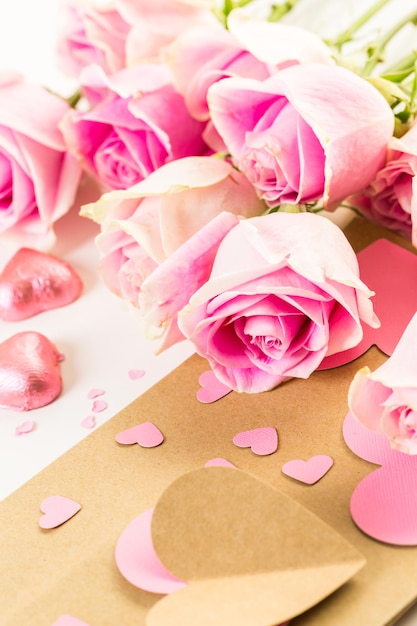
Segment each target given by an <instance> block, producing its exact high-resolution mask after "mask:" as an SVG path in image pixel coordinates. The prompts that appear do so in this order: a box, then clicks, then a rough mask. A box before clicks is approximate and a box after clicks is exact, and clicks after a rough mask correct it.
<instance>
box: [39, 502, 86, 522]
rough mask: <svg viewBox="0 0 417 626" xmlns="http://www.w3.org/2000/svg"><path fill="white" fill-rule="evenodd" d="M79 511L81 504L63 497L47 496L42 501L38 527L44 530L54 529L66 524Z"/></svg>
mask: <svg viewBox="0 0 417 626" xmlns="http://www.w3.org/2000/svg"><path fill="white" fill-rule="evenodd" d="M80 509H81V504H78V502H75V500H71V499H70V498H65V497H64V496H49V497H48V498H45V500H42V502H41V511H42V513H44V515H42V517H41V518H40V520H39V526H40V527H41V528H44V529H51V528H56V527H57V526H61V524H64V522H67V521H68V520H69V519H71V517H73V516H74V515H75V514H76V513H78V511H79V510H80Z"/></svg>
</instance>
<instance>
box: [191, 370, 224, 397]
mask: <svg viewBox="0 0 417 626" xmlns="http://www.w3.org/2000/svg"><path fill="white" fill-rule="evenodd" d="M198 382H199V383H200V385H201V388H200V389H199V390H198V391H197V400H199V402H202V403H203V404H209V403H210V402H216V400H220V398H223V397H224V396H227V394H228V393H230V392H231V391H232V390H231V388H230V387H228V385H224V384H223V383H221V382H220V381H219V380H218V379H217V378H216V376H215V375H214V372H213V371H212V370H208V371H207V372H203V373H202V374H201V376H200V378H199V379H198Z"/></svg>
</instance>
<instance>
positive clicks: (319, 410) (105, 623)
mask: <svg viewBox="0 0 417 626" xmlns="http://www.w3.org/2000/svg"><path fill="white" fill-rule="evenodd" d="M347 233H348V236H349V238H350V240H351V241H352V242H353V244H354V246H355V248H356V249H357V250H359V249H360V248H362V247H363V246H364V245H366V244H368V243H370V242H371V241H372V240H373V239H375V238H376V237H380V236H387V233H386V232H385V231H382V230H379V229H377V228H372V229H371V228H370V227H369V224H367V223H366V222H363V221H362V220H359V219H358V220H355V221H354V223H353V224H352V225H351V226H350V227H349V228H348V229H347ZM390 238H391V239H393V240H394V241H396V242H400V240H399V239H397V238H395V237H391V236H390ZM384 359H385V356H384V355H382V354H381V353H380V352H379V350H378V349H377V348H371V349H370V350H369V351H368V353H367V354H365V355H364V356H362V357H361V358H360V359H358V360H357V361H355V362H353V363H350V364H348V365H345V366H343V367H340V368H335V369H332V370H325V371H319V372H315V373H314V374H313V375H312V376H311V377H310V379H309V380H307V381H304V380H291V381H289V382H288V383H285V384H283V385H281V386H280V387H278V388H277V389H275V390H273V391H271V392H267V393H264V394H254V395H248V394H237V393H234V392H232V393H230V394H229V395H227V396H226V397H224V398H222V399H221V400H220V401H218V402H215V403H213V404H207V405H203V404H201V403H199V402H198V401H197V399H196V392H197V389H198V377H199V375H200V374H201V373H202V372H203V371H205V370H206V369H207V363H206V362H205V361H204V360H203V359H201V358H200V357H198V356H193V357H192V358H191V359H189V360H188V361H186V362H185V363H184V364H183V365H181V366H180V367H179V368H177V369H176V370H175V371H174V372H172V373H171V374H170V375H169V376H167V377H166V378H165V379H164V380H162V381H161V382H160V383H158V384H157V385H156V386H155V387H153V388H152V389H150V390H149V391H148V392H146V393H145V394H144V395H143V396H142V397H140V398H138V399H137V400H136V401H135V402H133V403H132V404H130V405H129V406H128V407H126V409H124V410H123V411H121V412H120V413H119V414H118V415H116V416H115V417H114V418H113V419H111V420H110V421H109V422H107V423H106V424H104V425H103V426H102V427H100V428H99V429H97V430H96V431H95V432H93V433H91V434H90V435H89V436H88V437H87V438H86V439H85V440H83V441H82V442H81V443H79V444H78V445H77V446H75V447H74V448H73V449H71V450H70V451H69V452H67V453H66V454H65V455H64V456H62V457H61V458H59V459H58V460H57V461H56V462H54V463H53V464H52V465H50V466H49V467H47V468H46V469H45V470H44V471H42V472H41V473H40V474H38V475H37V476H36V477H34V478H33V479H32V480H31V481H29V482H28V483H27V484H26V485H24V486H23V487H22V488H20V489H19V490H17V491H16V492H15V493H14V494H12V495H11V496H10V497H8V498H7V499H6V500H5V501H4V502H2V503H1V505H0V531H1V539H2V540H1V545H2V548H1V565H0V599H1V604H0V623H1V624H2V626H22V625H23V624H24V625H25V626H51V624H53V622H54V621H55V620H56V619H57V618H58V617H59V616H60V615H63V614H67V615H72V616H74V617H77V618H78V619H80V620H84V621H85V622H87V623H88V624H89V625H90V626H116V625H119V624H123V626H145V623H146V621H145V620H146V616H147V613H148V611H149V610H150V609H151V607H152V606H153V605H155V603H156V602H157V601H159V600H160V599H161V597H160V596H156V595H154V594H151V593H148V592H144V591H141V590H139V589H136V588H135V587H133V586H132V585H131V584H130V583H128V582H127V581H126V580H125V579H124V578H123V577H122V576H121V574H120V573H119V571H118V569H117V567H116V564H115V560H114V549H115V545H116V542H117V540H118V537H119V535H120V533H121V532H122V531H123V529H124V528H125V527H126V525H127V524H128V523H129V522H130V521H131V520H132V519H133V518H134V517H136V516H137V515H138V514H139V513H141V512H142V511H144V510H146V509H148V508H150V507H153V506H155V504H156V503H157V501H158V499H159V498H160V496H161V494H162V493H163V492H164V490H165V489H166V488H167V487H168V486H169V485H171V483H173V481H174V480H175V479H177V478H179V477H181V476H182V475H183V474H184V473H185V472H189V471H191V470H195V469H197V468H201V467H202V466H203V465H204V464H205V463H206V461H208V460H209V459H211V458H214V457H224V458H227V459H228V460H229V461H231V462H232V463H234V464H235V465H236V466H237V468H239V469H241V470H245V471H247V472H248V473H249V474H251V475H253V476H255V477H258V478H259V479H261V480H263V481H264V482H266V483H267V484H269V485H271V486H272V487H275V488H277V489H278V490H279V491H281V492H282V493H283V494H286V495H287V496H289V497H291V498H293V499H294V500H296V501H297V502H299V503H300V504H302V505H304V506H305V507H306V508H307V509H309V510H310V511H312V512H313V513H315V514H316V515H317V516H318V517H319V518H320V519H322V520H323V521H324V522H325V523H327V524H328V525H329V526H331V527H332V528H334V529H335V530H336V531H337V532H338V533H339V534H340V535H342V536H343V537H344V538H345V539H346V540H347V541H348V542H350V543H351V544H353V546H355V548H356V549H357V550H358V551H359V552H360V553H361V554H363V555H364V556H365V558H366V565H365V566H364V567H363V568H362V569H361V570H360V571H359V572H358V573H357V574H356V575H355V576H354V577H353V578H352V579H351V580H349V581H348V582H347V583H346V584H344V585H343V586H342V587H341V588H340V589H339V590H337V591H335V592H334V593H333V594H332V595H331V596H329V597H328V598H327V599H326V600H324V601H323V602H321V603H320V604H318V605H317V606H315V607H314V608H312V609H310V610H308V611H307V612H306V613H304V614H303V615H302V616H300V617H298V618H296V619H295V620H294V621H293V622H292V624H294V626H310V625H317V626H319V625H320V626H352V624H355V626H385V625H387V624H390V623H392V622H393V620H394V619H395V618H396V617H398V616H399V615H400V614H401V613H402V612H403V611H404V610H405V609H406V608H407V607H408V606H409V605H410V604H411V603H412V602H414V600H415V599H416V598H417V584H416V580H417V548H399V547H395V546H390V545H385V544H382V543H378V542H377V541H374V540H372V539H370V538H369V537H367V536H365V535H364V534H363V533H361V532H360V531H359V530H358V529H357V528H356V527H355V525H354V523H353V522H352V520H351V517H350V513H349V500H350V496H351V494H352V491H353V489H354V488H355V486H356V485H357V484H358V482H359V481H360V480H361V478H363V477H364V476H365V475H367V474H368V473H369V472H370V471H372V470H373V469H374V468H375V466H374V465H372V464H370V463H368V462H366V461H363V460H361V459H360V458H358V457H356V456H355V455H354V454H353V453H352V452H351V451H350V450H349V449H348V448H347V446H346V445H345V443H344V441H343V437H342V423H343V419H344V417H345V415H346V412H347V404H346V397H347V389H348V387H349V384H350V382H351V380H352V378H353V375H354V373H355V372H356V371H357V370H358V369H359V367H362V366H364V365H368V366H369V367H371V369H374V368H375V367H377V366H378V365H379V364H380V363H382V361H383V360H384ZM144 421H151V422H154V423H155V424H156V425H157V426H158V427H159V428H160V429H161V431H162V432H163V433H164V435H165V441H164V443H163V444H162V445H161V446H159V447H157V448H153V449H144V448H140V447H139V446H137V445H132V446H121V445H119V444H117V443H116V441H115V436H116V434H117V433H119V432H121V431H123V430H126V429H128V428H130V427H132V426H134V425H136V424H138V423H140V422H144ZM263 426H274V427H276V429H277V431H278V433H279V448H278V451H277V452H276V453H275V454H272V455H269V456H265V457H259V456H256V455H255V454H253V453H252V452H251V451H250V450H249V449H241V448H237V447H236V446H235V445H234V444H233V443H232V439H233V437H234V435H235V434H236V433H238V432H241V431H243V430H247V429H252V428H258V427H263ZM317 454H328V455H330V456H331V457H332V458H333V460H334V466H333V467H332V468H331V470H330V471H329V472H328V474H326V476H324V478H323V479H322V480H321V481H319V482H318V483H316V484H315V485H311V486H308V485H304V484H301V483H299V482H297V481H295V480H292V479H291V478H288V477H286V476H284V475H283V474H282V473H281V467H282V465H283V464H284V463H285V462H287V461H289V460H291V459H295V458H299V459H308V458H310V457H311V456H313V455H317ZM230 471H233V470H230ZM54 494H59V495H63V496H67V497H69V498H72V499H74V500H76V501H77V502H80V503H81V504H82V510H81V511H80V512H79V513H77V515H76V516H75V517H73V518H72V519H71V520H69V521H68V522H67V523H65V524H64V525H62V526H61V527H59V528H56V529H54V530H48V531H45V530H42V529H40V528H39V525H38V522H39V518H40V515H41V513H40V510H39V506H40V503H41V501H42V500H43V499H44V498H46V497H47V496H49V495H54ZM416 523H417V522H416ZM300 540H302V538H300ZM304 584H307V585H308V582H307V583H304ZM311 584H312V585H314V580H312V582H311ZM198 623H199V621H198V616H196V621H195V624H196V625H197V624H198ZM217 623H218V622H217ZM223 624H228V622H227V618H226V621H224V622H223V623H222V626H223ZM228 626H229V624H228ZM260 626H264V625H263V624H262V623H261V624H260Z"/></svg>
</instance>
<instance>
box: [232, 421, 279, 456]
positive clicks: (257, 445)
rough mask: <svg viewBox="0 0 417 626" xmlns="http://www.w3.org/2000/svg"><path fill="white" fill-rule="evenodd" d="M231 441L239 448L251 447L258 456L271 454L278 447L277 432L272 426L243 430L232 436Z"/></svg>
mask: <svg viewBox="0 0 417 626" xmlns="http://www.w3.org/2000/svg"><path fill="white" fill-rule="evenodd" d="M233 443H234V444H235V446H238V447H239V448H251V450H252V452H253V453H254V454H258V455H260V456H264V455H268V454H273V453H274V452H275V451H276V450H277V448H278V433H277V431H276V429H275V428H273V427H272V426H267V427H265V428H254V429H252V430H245V431H243V432H241V433H238V434H237V435H235V436H234V437H233Z"/></svg>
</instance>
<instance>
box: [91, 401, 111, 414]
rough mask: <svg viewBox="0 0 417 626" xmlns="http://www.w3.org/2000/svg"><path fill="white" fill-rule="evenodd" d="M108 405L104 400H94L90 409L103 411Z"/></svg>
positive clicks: (94, 411) (96, 411)
mask: <svg viewBox="0 0 417 626" xmlns="http://www.w3.org/2000/svg"><path fill="white" fill-rule="evenodd" d="M108 406H109V405H108V404H107V402H106V401H105V400H94V402H93V406H92V408H91V410H92V411H93V413H101V411H105V410H106V409H107V407H108Z"/></svg>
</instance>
